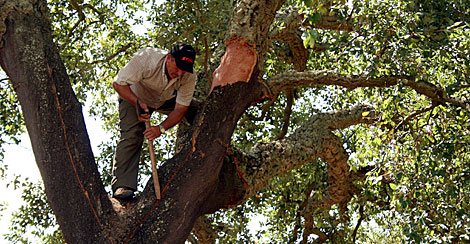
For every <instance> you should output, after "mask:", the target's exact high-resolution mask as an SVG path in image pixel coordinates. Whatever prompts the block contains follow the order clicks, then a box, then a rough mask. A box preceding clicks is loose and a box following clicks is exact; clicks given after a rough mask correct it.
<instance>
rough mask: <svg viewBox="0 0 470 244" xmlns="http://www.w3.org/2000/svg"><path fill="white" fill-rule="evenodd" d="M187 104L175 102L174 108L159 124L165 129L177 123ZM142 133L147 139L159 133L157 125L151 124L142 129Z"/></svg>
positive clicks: (185, 110)
mask: <svg viewBox="0 0 470 244" xmlns="http://www.w3.org/2000/svg"><path fill="white" fill-rule="evenodd" d="M188 108H189V106H184V105H181V104H179V103H176V104H175V109H174V110H173V111H172V112H171V113H170V114H169V115H168V117H167V118H166V119H165V120H164V121H163V122H162V123H161V124H160V125H161V126H163V128H165V130H168V129H170V128H171V127H173V126H175V125H176V124H178V123H179V122H180V121H181V120H182V119H183V118H184V115H185V114H186V112H187V111H188ZM144 135H145V137H146V138H147V139H148V140H153V139H156V138H158V137H159V136H160V135H161V131H160V127H159V126H152V127H150V128H148V129H146V130H145V131H144Z"/></svg>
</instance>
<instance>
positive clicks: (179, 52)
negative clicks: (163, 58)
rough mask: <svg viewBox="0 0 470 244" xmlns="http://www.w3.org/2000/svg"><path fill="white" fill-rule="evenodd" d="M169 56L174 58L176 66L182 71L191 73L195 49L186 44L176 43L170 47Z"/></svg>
mask: <svg viewBox="0 0 470 244" xmlns="http://www.w3.org/2000/svg"><path fill="white" fill-rule="evenodd" d="M170 54H171V56H173V57H174V58H175V62H176V66H177V67H178V68H179V69H180V70H183V71H186V72H188V73H193V64H194V60H195V59H196V51H194V49H193V47H191V46H190V45H188V44H178V45H176V46H174V47H173V48H171V51H170Z"/></svg>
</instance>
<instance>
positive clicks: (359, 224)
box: [352, 205, 364, 243]
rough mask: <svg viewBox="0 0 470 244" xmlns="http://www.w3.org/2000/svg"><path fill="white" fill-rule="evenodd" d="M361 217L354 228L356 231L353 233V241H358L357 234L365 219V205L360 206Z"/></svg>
mask: <svg viewBox="0 0 470 244" xmlns="http://www.w3.org/2000/svg"><path fill="white" fill-rule="evenodd" d="M359 214H360V216H359V219H358V220H357V224H356V228H354V231H353V233H352V236H353V243H356V235H357V230H358V229H359V227H360V226H361V222H362V221H363V220H364V205H360V206H359Z"/></svg>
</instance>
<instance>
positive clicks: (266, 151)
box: [234, 106, 378, 207]
mask: <svg viewBox="0 0 470 244" xmlns="http://www.w3.org/2000/svg"><path fill="white" fill-rule="evenodd" d="M377 117H378V116H377V115H376V114H375V113H374V112H373V110H372V108H371V107H368V106H356V107H354V108H351V109H347V110H343V111H337V112H331V113H322V114H316V115H313V116H312V117H311V118H310V119H309V120H308V121H306V122H305V123H304V124H303V125H302V126H301V127H300V128H298V129H297V130H296V131H295V132H294V133H293V134H292V135H291V136H289V137H286V138H284V139H281V140H277V141H273V142H269V143H259V144H257V145H256V146H255V147H254V148H253V149H252V151H251V152H250V153H248V154H242V153H240V152H234V158H235V159H234V161H237V162H238V163H237V170H238V172H239V173H238V175H239V178H241V180H242V181H243V182H245V192H244V196H243V198H244V199H247V198H248V197H250V196H252V195H253V194H254V193H255V192H256V191H258V190H261V189H262V188H264V187H265V186H266V185H267V184H268V183H269V182H270V181H271V179H272V178H273V177H275V176H278V175H281V174H283V173H285V172H287V171H290V170H292V169H294V168H296V167H299V166H301V165H304V164H307V163H313V162H315V161H316V159H317V158H321V159H322V160H323V161H324V162H327V163H328V172H329V173H328V175H329V183H330V189H329V190H328V193H326V195H328V197H327V198H325V201H324V202H322V203H321V204H317V205H322V206H323V207H327V205H331V204H334V203H337V202H341V201H343V200H345V198H347V197H349V196H350V190H351V188H349V183H348V182H349V180H350V178H349V177H350V176H349V167H348V165H347V163H346V162H347V158H348V155H347V153H346V151H345V150H344V149H343V147H342V142H341V140H340V138H338V137H337V136H336V135H334V134H333V133H332V130H336V129H343V128H347V127H349V126H351V125H355V124H360V123H365V124H370V123H373V122H374V121H375V120H376V119H377Z"/></svg>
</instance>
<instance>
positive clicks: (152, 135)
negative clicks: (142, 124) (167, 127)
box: [144, 126, 162, 141]
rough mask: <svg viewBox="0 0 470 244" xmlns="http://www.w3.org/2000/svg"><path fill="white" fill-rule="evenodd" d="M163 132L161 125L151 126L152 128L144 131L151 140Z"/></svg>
mask: <svg viewBox="0 0 470 244" xmlns="http://www.w3.org/2000/svg"><path fill="white" fill-rule="evenodd" d="M161 134H162V133H161V131H160V127H158V126H150V128H148V129H146V130H145V131H144V135H145V138H147V140H149V141H152V140H154V139H157V138H158V137H159V136H160V135H161Z"/></svg>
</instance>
